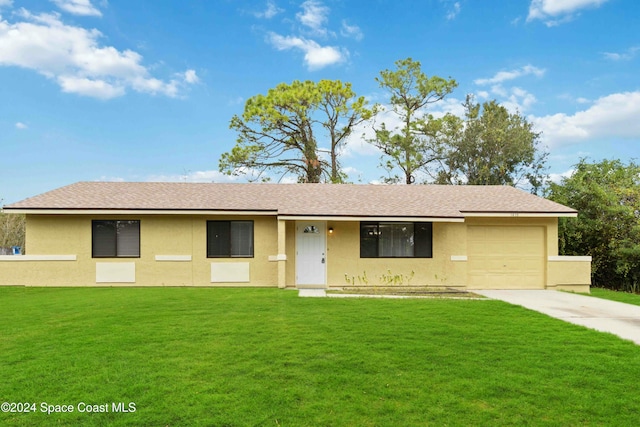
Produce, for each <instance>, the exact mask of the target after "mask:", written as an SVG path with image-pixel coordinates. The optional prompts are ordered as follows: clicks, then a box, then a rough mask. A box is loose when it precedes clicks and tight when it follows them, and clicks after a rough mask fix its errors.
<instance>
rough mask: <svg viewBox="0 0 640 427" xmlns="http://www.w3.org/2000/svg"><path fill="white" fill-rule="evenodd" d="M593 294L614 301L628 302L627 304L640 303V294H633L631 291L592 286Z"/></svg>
mask: <svg viewBox="0 0 640 427" xmlns="http://www.w3.org/2000/svg"><path fill="white" fill-rule="evenodd" d="M591 296H594V297H598V298H603V299H608V300H612V301H618V302H626V303H627V304H633V305H640V295H638V294H631V293H629V292H618V291H612V290H610V289H603V288H591Z"/></svg>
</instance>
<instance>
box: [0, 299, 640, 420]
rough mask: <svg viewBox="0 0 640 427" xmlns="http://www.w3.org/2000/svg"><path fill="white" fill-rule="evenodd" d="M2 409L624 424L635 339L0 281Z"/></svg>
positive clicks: (451, 312) (311, 302)
mask: <svg viewBox="0 0 640 427" xmlns="http://www.w3.org/2000/svg"><path fill="white" fill-rule="evenodd" d="M0 301H1V304H2V314H3V315H2V316H1V317H0V328H1V330H2V335H1V337H2V338H1V339H0V378H1V381H0V401H9V402H35V403H36V404H37V405H38V409H40V405H41V402H46V403H47V404H71V405H74V407H75V408H76V409H77V407H78V406H77V405H78V403H80V402H84V403H89V404H96V405H99V404H104V403H107V404H109V409H111V406H110V404H111V403H112V402H123V403H125V404H128V403H129V402H134V403H135V407H136V411H135V412H133V413H131V412H130V413H114V412H112V411H110V412H107V413H91V414H88V413H79V412H77V410H76V411H75V412H73V413H66V414H59V413H56V414H51V415H47V414H45V413H42V412H36V413H0V424H1V425H18V426H31V425H43V424H44V425H61V426H65V425H69V426H71V425H88V426H91V425H95V426H104V425H115V426H124V425H148V426H183V425H190V426H198V425H201V426H355V425H357V426H409V425H411V426H441V425H449V426H458V425H465V426H466V425H491V426H504V425H518V426H519V425H529V426H538V425H541V426H557V425H563V426H572V425H573V426H600V425H612V426H620V425H635V424H637V422H638V416H639V414H640V400H639V399H638V398H637V396H638V395H640V381H638V378H640V347H638V346H636V345H634V344H632V343H630V342H627V341H624V340H621V339H618V338H616V337H614V336H612V335H608V334H601V333H598V332H595V331H591V330H588V329H585V328H582V327H579V326H576V325H571V324H568V323H564V322H562V321H559V320H556V319H552V318H549V317H546V316H544V315H541V314H538V313H535V312H532V311H529V310H525V309H523V308H521V307H516V306H511V305H508V304H506V303H502V302H499V301H489V300H483V301H474V300H442V299H426V300H425V299H419V300H389V299H335V298H298V297H297V293H295V292H290V291H282V290H276V289H213V288H211V289H197V288H149V289H136V288H97V289H96V288H83V289H73V288H69V289H47V288H0Z"/></svg>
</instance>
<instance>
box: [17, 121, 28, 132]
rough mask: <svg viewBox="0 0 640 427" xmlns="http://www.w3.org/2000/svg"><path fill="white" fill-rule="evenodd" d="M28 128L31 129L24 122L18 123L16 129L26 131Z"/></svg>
mask: <svg viewBox="0 0 640 427" xmlns="http://www.w3.org/2000/svg"><path fill="white" fill-rule="evenodd" d="M28 128H29V126H27V125H25V124H24V123H22V122H17V123H16V129H20V130H24V129H28Z"/></svg>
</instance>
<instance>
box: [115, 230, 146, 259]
mask: <svg viewBox="0 0 640 427" xmlns="http://www.w3.org/2000/svg"><path fill="white" fill-rule="evenodd" d="M117 224H118V227H117V230H118V238H117V241H118V242H117V256H119V257H139V256H140V221H118V222H117Z"/></svg>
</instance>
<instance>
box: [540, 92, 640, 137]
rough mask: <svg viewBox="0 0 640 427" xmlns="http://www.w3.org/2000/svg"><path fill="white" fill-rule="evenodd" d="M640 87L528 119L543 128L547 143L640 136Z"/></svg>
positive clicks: (543, 135)
mask: <svg viewBox="0 0 640 427" xmlns="http://www.w3.org/2000/svg"><path fill="white" fill-rule="evenodd" d="M638 117H640V91H636V92H623V93H614V94H612V95H608V96H604V97H602V98H599V99H598V100H596V101H595V102H593V104H592V105H591V106H590V107H589V108H588V109H586V110H584V111H579V112H577V113H575V114H573V115H567V114H564V113H558V114H553V115H548V116H543V117H535V116H532V117H531V118H530V119H531V121H532V122H533V123H534V124H535V125H536V128H537V129H538V130H540V131H542V136H541V139H542V140H543V141H544V142H545V143H546V144H548V145H549V146H558V145H563V144H570V143H575V142H581V141H587V140H596V139H609V138H629V139H635V140H638V139H640V121H639V120H638Z"/></svg>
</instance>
